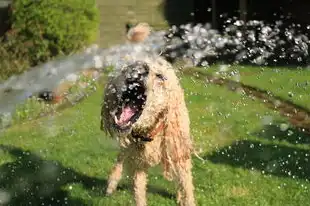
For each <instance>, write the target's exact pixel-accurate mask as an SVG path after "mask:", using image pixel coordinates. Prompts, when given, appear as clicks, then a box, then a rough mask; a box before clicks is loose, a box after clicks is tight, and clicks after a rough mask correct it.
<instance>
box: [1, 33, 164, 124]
mask: <svg viewBox="0 0 310 206" xmlns="http://www.w3.org/2000/svg"><path fill="white" fill-rule="evenodd" d="M164 34H165V32H164V31H159V32H154V33H153V34H152V35H151V36H150V37H149V38H148V39H147V40H146V41H144V42H143V43H135V44H133V43H125V44H122V45H116V46H114V47H111V48H107V49H99V48H98V47H97V46H92V47H90V48H88V49H86V51H84V52H83V53H80V54H75V55H72V56H68V57H65V58H60V59H56V60H54V61H50V62H47V63H45V64H42V65H39V66H36V67H33V68H31V69H30V70H29V71H27V72H25V73H23V74H21V75H18V76H17V75H16V76H12V77H10V78H9V79H8V80H7V81H5V82H3V83H1V84H0V129H1V128H3V127H6V126H8V125H9V124H10V122H11V119H12V115H13V112H14V111H15V109H16V106H17V105H18V104H20V103H23V102H24V101H25V100H26V99H27V98H28V97H30V96H32V95H36V94H37V93H38V92H40V91H42V90H43V89H46V90H50V91H53V90H54V89H55V88H56V86H57V85H59V83H60V82H61V81H63V80H64V79H70V80H74V79H76V77H77V76H76V74H77V73H78V72H80V71H83V70H86V69H89V68H97V69H104V68H105V67H108V66H114V68H115V69H119V68H122V67H123V66H124V65H126V64H128V63H130V62H133V61H135V60H137V59H142V58H143V57H144V56H155V55H156V56H158V54H159V53H160V52H161V51H160V49H161V48H163V47H164V44H165V41H164Z"/></svg>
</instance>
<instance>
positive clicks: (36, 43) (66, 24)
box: [6, 0, 99, 65]
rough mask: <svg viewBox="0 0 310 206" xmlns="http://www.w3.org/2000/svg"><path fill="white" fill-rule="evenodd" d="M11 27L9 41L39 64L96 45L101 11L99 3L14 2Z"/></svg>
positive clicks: (73, 0)
mask: <svg viewBox="0 0 310 206" xmlns="http://www.w3.org/2000/svg"><path fill="white" fill-rule="evenodd" d="M10 25H11V29H10V30H9V32H7V34H6V42H8V43H9V44H10V45H11V49H15V50H16V49H20V50H21V52H22V53H25V55H27V56H28V57H29V61H30V63H31V65H36V64H38V63H40V62H44V61H47V60H49V59H50V58H51V57H54V56H57V55H60V54H65V55H68V54H70V53H73V52H76V51H78V50H79V49H81V48H82V47H83V46H87V45H89V44H91V43H93V42H94V41H95V40H96V38H97V35H98V32H99V11H98V9H97V7H96V1H95V0H13V3H12V5H11V12H10ZM15 44H16V46H15ZM21 45H22V47H24V48H18V47H21ZM15 52H16V51H15Z"/></svg>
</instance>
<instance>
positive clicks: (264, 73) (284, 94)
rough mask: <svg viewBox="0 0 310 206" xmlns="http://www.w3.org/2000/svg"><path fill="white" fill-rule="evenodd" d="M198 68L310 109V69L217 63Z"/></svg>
mask: <svg viewBox="0 0 310 206" xmlns="http://www.w3.org/2000/svg"><path fill="white" fill-rule="evenodd" d="M223 68H226V71H222V72H220V71H221V70H223ZM196 69H197V68H196ZM198 70H199V71H203V72H206V73H212V74H215V75H219V76H224V77H227V78H231V79H233V80H235V81H240V82H242V83H244V84H246V85H250V86H254V87H257V88H259V89H263V90H267V91H270V92H272V93H273V94H274V95H276V96H279V97H281V98H283V99H285V100H289V101H292V102H293V103H295V104H298V105H300V106H302V107H305V108H307V109H310V104H309V102H310V92H309V91H310V79H309V77H310V70H309V69H306V68H299V69H297V68H296V69H291V68H282V67H278V68H277V67H255V66H223V65H215V66H212V67H210V68H207V69H201V68H200V69H198ZM232 72H233V74H232Z"/></svg>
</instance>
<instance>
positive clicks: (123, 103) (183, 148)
mask: <svg viewBox="0 0 310 206" xmlns="http://www.w3.org/2000/svg"><path fill="white" fill-rule="evenodd" d="M101 129H102V130H104V131H106V132H108V133H109V134H110V135H111V136H112V137H114V138H116V139H117V140H118V142H119V143H120V153H119V155H118V158H117V162H116V164H115V165H114V167H113V169H112V171H111V173H110V176H109V180H108V186H107V190H106V193H107V194H108V195H110V194H112V193H113V192H114V191H115V189H116V187H117V184H118V182H119V181H120V179H121V176H122V172H123V166H124V168H125V169H126V170H127V171H128V172H129V174H130V175H131V176H132V180H133V191H134V198H135V202H136V205H137V206H145V205H147V200H146V199H147V198H146V184H147V170H148V168H150V167H152V166H155V165H157V164H161V165H162V167H163V173H164V176H165V177H166V178H167V179H168V180H174V181H175V182H176V183H177V202H178V204H179V205H183V206H194V205H195V199H194V186H193V180H192V172H191V169H192V163H191V153H192V140H191V137H190V120H189V115H188V110H187V108H186V104H185V101H184V92H183V89H182V88H181V86H180V84H179V80H178V78H177V76H176V75H175V72H174V70H173V68H172V66H171V65H170V64H169V63H168V62H166V61H165V60H163V59H161V58H159V57H158V58H156V59H144V60H143V61H135V62H133V63H132V64H129V65H127V66H126V67H124V68H123V69H120V70H119V71H116V72H115V73H114V74H113V75H112V76H111V77H110V79H109V80H108V83H107V85H106V88H105V95H104V101H103V104H102V110H101Z"/></svg>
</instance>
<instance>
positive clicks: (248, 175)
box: [0, 75, 310, 206]
mask: <svg viewBox="0 0 310 206" xmlns="http://www.w3.org/2000/svg"><path fill="white" fill-rule="evenodd" d="M181 82H182V85H183V87H184V88H185V95H186V101H187V105H188V108H189V112H190V118H191V128H192V134H193V137H194V139H195V148H196V150H197V151H198V152H199V155H200V156H201V157H203V158H204V159H205V160H206V162H202V161H201V160H199V159H198V158H196V157H195V156H193V164H194V168H193V176H194V184H195V187H196V190H195V196H196V199H197V205H219V206H223V205H227V206H231V205H236V206H237V205H238V206H240V205H246V206H248V205H259V206H265V205H266V206H267V205H268V206H269V205H272V206H283V205H287V206H291V205H305V204H307V203H308V202H310V196H309V187H310V183H309V181H308V179H309V176H310V173H309V171H310V166H309V155H310V154H309V149H310V148H309V138H310V137H309V136H307V135H306V134H302V133H300V132H297V131H295V130H294V128H287V124H286V120H285V119H283V118H282V117H280V116H279V115H278V114H277V112H275V111H272V110H269V109H267V108H265V107H264V105H263V104H261V103H259V102H256V101H253V100H251V99H249V98H248V97H246V96H242V95H241V94H237V93H233V92H230V91H228V90H226V89H225V88H222V87H219V86H216V85H211V84H207V85H206V84H205V83H204V82H202V81H199V80H197V79H195V78H193V77H191V76H183V75H181ZM101 101H102V90H101V89H99V90H98V91H97V93H95V94H94V95H92V96H90V97H89V98H88V99H86V100H85V101H83V102H81V103H79V104H77V105H76V106H75V107H73V108H69V109H66V110H64V111H63V112H61V113H58V114H55V115H53V116H49V117H45V118H42V119H39V120H36V121H33V122H28V123H25V124H23V125H16V126H14V127H12V128H10V129H8V130H7V131H6V132H5V133H3V134H2V135H1V138H0V144H1V145H0V149H1V150H0V151H1V157H0V163H1V165H0V175H1V176H0V188H1V190H0V194H1V195H0V200H1V201H2V202H5V201H6V200H7V201H9V200H10V205H42V203H44V205H65V204H66V205H98V206H99V205H111V206H112V205H134V202H133V198H132V195H131V194H132V193H131V192H132V190H131V185H130V184H129V178H128V176H127V175H126V174H125V175H124V178H123V180H122V182H121V187H120V189H119V190H118V191H116V193H114V194H113V195H112V196H110V197H105V196H104V193H103V191H104V188H105V185H106V179H107V177H108V174H109V171H110V169H111V167H112V165H113V163H114V161H115V158H116V155H117V144H116V142H115V141H113V140H111V139H110V138H108V137H107V136H106V135H105V134H104V133H103V132H101V131H100V130H99V114H100V103H101ZM160 171H161V170H160V167H156V168H153V169H151V170H150V175H149V182H148V185H149V187H150V188H149V191H148V203H149V205H154V206H155V205H156V206H157V205H167V206H168V205H176V203H175V199H174V195H175V190H174V184H173V183H172V182H168V181H166V180H164V179H163V178H162V176H161V173H160Z"/></svg>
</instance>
